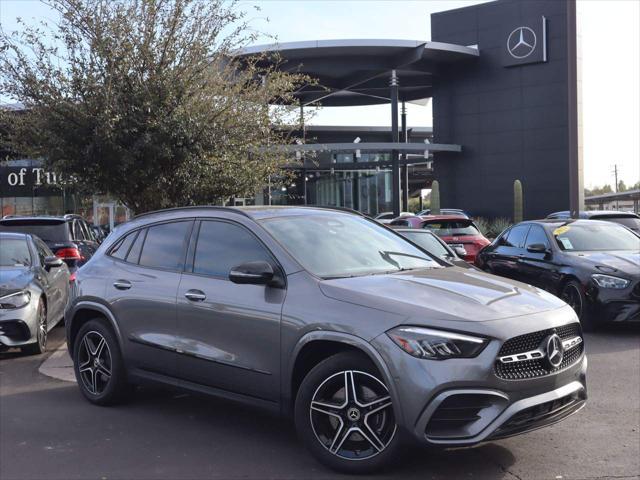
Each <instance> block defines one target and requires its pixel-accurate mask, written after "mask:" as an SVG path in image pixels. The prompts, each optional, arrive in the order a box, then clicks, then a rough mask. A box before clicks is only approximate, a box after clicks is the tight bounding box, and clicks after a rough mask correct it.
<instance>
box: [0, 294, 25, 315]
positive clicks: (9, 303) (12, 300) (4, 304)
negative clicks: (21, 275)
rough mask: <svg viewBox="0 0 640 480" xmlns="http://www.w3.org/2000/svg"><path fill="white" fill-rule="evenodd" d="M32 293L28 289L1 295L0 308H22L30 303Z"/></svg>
mask: <svg viewBox="0 0 640 480" xmlns="http://www.w3.org/2000/svg"><path fill="white" fill-rule="evenodd" d="M30 300H31V293H30V292H29V291H28V290H22V291H20V292H15V293H10V294H9V295H5V296H4V297H0V310H2V309H10V308H21V307H24V306H25V305H27V304H28V303H29V301H30Z"/></svg>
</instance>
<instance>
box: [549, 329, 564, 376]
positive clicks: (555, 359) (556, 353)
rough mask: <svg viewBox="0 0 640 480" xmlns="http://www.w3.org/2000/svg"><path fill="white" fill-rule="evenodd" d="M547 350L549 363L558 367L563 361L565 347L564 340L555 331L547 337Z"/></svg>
mask: <svg viewBox="0 0 640 480" xmlns="http://www.w3.org/2000/svg"><path fill="white" fill-rule="evenodd" d="M546 350H547V361H548V362H549V365H551V366H552V367H553V368H558V367H559V366H560V364H561V363H562V357H564V347H563V346H562V340H560V337H559V336H558V335H556V334H555V333H554V334H553V335H550V336H549V337H548V338H547V341H546Z"/></svg>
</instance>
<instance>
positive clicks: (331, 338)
mask: <svg viewBox="0 0 640 480" xmlns="http://www.w3.org/2000/svg"><path fill="white" fill-rule="evenodd" d="M318 340H321V341H326V342H335V343H342V344H345V345H348V346H350V347H354V348H357V349H358V350H361V351H362V352H363V353H364V354H366V355H367V356H368V357H369V359H370V360H371V361H372V362H373V363H374V365H375V366H376V367H377V369H378V371H379V372H380V374H381V375H382V377H383V380H384V382H385V384H386V385H387V387H388V388H389V393H390V395H391V400H392V402H393V410H394V415H395V416H396V419H397V423H398V425H404V422H403V412H402V408H401V406H400V402H399V400H398V392H397V390H396V387H395V383H394V381H393V377H392V376H391V372H390V371H389V369H388V368H387V364H386V363H385V361H384V360H383V358H382V356H381V355H380V354H379V353H378V351H377V350H376V349H375V348H374V347H373V345H371V344H370V343H369V342H367V341H366V340H364V339H363V338H360V337H358V336H356V335H350V334H348V333H342V332H333V331H323V330H316V331H313V332H309V333H307V334H305V335H303V336H302V337H301V338H300V339H299V340H298V343H297V344H296V346H295V347H294V349H293V354H292V356H291V361H290V362H289V364H288V365H287V370H286V372H284V373H285V374H284V375H283V400H284V402H283V404H284V405H291V404H292V403H293V398H292V397H293V392H292V391H291V384H292V380H293V367H294V365H295V364H296V360H297V359H298V355H299V354H300V352H301V351H302V349H303V348H304V346H305V345H307V344H309V343H310V342H314V341H318Z"/></svg>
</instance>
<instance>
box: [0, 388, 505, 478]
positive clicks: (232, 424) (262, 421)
mask: <svg viewBox="0 0 640 480" xmlns="http://www.w3.org/2000/svg"><path fill="white" fill-rule="evenodd" d="M46 383H47V384H48V385H43V386H42V388H40V389H32V390H30V391H29V392H20V393H16V394H13V395H12V394H3V395H2V397H1V398H0V402H1V405H2V409H1V411H0V416H1V420H2V425H3V431H2V432H1V435H2V440H3V442H2V447H1V448H0V463H2V464H4V465H5V467H4V468H2V469H1V470H4V472H3V474H5V475H7V478H13V476H17V477H19V478H47V477H46V475H44V473H45V472H51V471H53V472H57V474H58V475H60V478H69V479H71V478H84V477H86V473H87V472H88V471H90V472H92V475H94V474H95V477H96V478H100V477H107V478H113V477H118V478H120V477H122V476H123V475H124V476H125V477H126V478H172V479H181V478H211V477H212V476H213V477H216V478H231V477H233V478H238V477H242V478H267V477H268V478H290V479H293V478H341V477H343V476H342V475H340V474H337V473H335V472H332V471H331V470H328V469H326V468H325V467H323V466H322V465H320V464H319V463H317V462H316V461H315V460H314V459H313V458H312V457H311V455H310V454H309V453H308V452H307V451H306V449H305V448H304V446H303V445H301V443H300V442H299V441H298V439H297V437H296V434H295V431H294V428H293V425H292V424H291V422H290V421H287V420H283V419H282V418H280V417H279V416H277V415H274V414H270V413H268V412H264V411H262V410H256V409H254V408H251V407H247V406H243V405H239V404H235V403H231V402H228V401H224V400H217V399H212V398H206V397H201V396H197V395H191V394H185V393H182V392H177V391H171V390H165V389H160V388H155V387H153V388H149V387H145V388H140V389H138V391H137V392H136V394H135V395H134V397H133V398H132V399H131V401H129V402H127V403H125V404H122V405H119V406H114V407H108V408H105V407H98V406H94V405H91V404H89V403H88V402H86V401H85V400H84V398H82V395H81V394H80V392H79V390H78V389H77V386H76V385H72V384H68V383H65V382H60V381H57V380H51V381H47V382H46ZM25 445H28V446H29V448H28V449H27V448H25ZM34 450H35V451H44V452H45V454H44V455H41V456H39V457H38V458H37V460H35V461H34V460H33V452H34ZM84 459H91V461H90V462H89V463H87V464H86V465H85V460H84ZM9 460H10V461H9ZM86 461H87V462H88V460H86ZM513 462H514V457H513V455H512V454H511V452H510V451H509V450H508V449H506V448H504V447H502V446H500V445H497V444H487V445H482V446H479V447H475V448H469V449H452V450H427V449H425V448H419V447H416V446H408V447H407V448H406V449H405V451H404V454H403V455H402V457H401V458H399V459H398V462H396V464H395V465H393V466H392V467H391V468H390V469H389V470H386V471H383V472H381V473H380V474H378V475H375V477H376V478H398V476H399V475H401V476H402V478H407V479H412V478H420V479H424V478H426V477H425V474H426V473H427V472H428V478H435V479H438V478H465V477H467V476H468V475H469V474H470V473H471V472H472V473H473V477H474V478H476V479H478V478H479V479H484V478H486V479H500V478H503V477H504V478H509V477H510V474H509V473H508V468H509V466H510V465H511V464H513ZM14 469H15V470H14ZM87 469H89V470H87ZM213 472H215V475H212V473H213ZM83 475H84V477H83ZM344 477H345V478H348V477H346V476H344ZM370 477H371V476H370ZM56 478H58V477H56ZM511 478H512V477H511Z"/></svg>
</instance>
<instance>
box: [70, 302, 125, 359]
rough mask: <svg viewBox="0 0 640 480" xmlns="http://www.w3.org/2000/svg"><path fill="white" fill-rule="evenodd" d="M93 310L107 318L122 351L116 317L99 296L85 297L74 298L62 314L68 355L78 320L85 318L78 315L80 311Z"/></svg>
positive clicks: (71, 352)
mask: <svg viewBox="0 0 640 480" xmlns="http://www.w3.org/2000/svg"><path fill="white" fill-rule="evenodd" d="M85 311H86V312H95V313H96V314H99V315H101V316H103V317H105V318H106V319H107V321H108V322H109V323H110V324H111V327H112V328H113V330H114V332H115V334H116V338H117V340H118V345H119V347H120V351H122V347H123V345H122V336H121V335H120V327H118V322H117V321H116V317H115V315H114V314H113V312H112V311H111V309H110V308H109V306H108V305H107V304H106V303H105V302H104V301H103V300H101V299H99V298H86V299H76V300H74V301H73V302H72V303H70V304H69V306H68V308H67V310H66V311H65V314H64V319H65V333H66V337H67V350H68V351H69V355H71V356H72V358H73V343H74V338H72V337H73V335H74V334H75V333H76V332H77V331H78V329H79V327H78V322H80V321H82V320H84V319H86V316H84V315H79V313H81V312H85Z"/></svg>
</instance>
